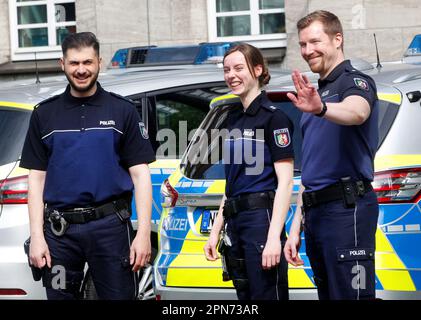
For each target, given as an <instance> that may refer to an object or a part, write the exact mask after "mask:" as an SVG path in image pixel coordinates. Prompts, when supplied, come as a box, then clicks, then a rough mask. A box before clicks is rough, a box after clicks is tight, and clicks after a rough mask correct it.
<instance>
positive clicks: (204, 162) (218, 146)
mask: <svg viewBox="0 0 421 320" xmlns="http://www.w3.org/2000/svg"><path fill="white" fill-rule="evenodd" d="M274 105H276V106H278V107H280V108H281V110H282V111H283V112H284V113H286V114H287V115H288V117H289V118H290V119H291V120H292V121H293V123H294V128H295V129H294V135H293V138H292V142H293V144H294V152H295V159H294V167H295V172H296V174H298V173H299V172H300V168H301V141H302V137H301V130H300V129H299V128H300V127H299V122H300V119H301V112H300V111H298V109H297V108H295V107H294V106H293V105H292V103H291V102H290V101H284V102H275V103H274ZM238 107H241V106H240V105H239V104H235V105H232V104H231V105H223V106H220V107H217V108H213V109H212V110H211V111H210V112H209V113H208V115H207V116H206V118H205V120H204V121H203V122H202V125H201V127H200V130H198V132H197V133H196V134H195V136H194V137H193V139H192V142H191V143H190V145H189V147H188V149H187V152H186V153H185V155H184V157H183V160H182V163H181V169H182V170H183V173H184V175H185V176H186V177H188V178H190V179H206V180H207V179H224V178H225V171H224V165H223V163H222V158H223V154H222V150H223V142H224V139H225V135H226V133H227V132H226V131H224V130H222V129H226V123H227V115H228V111H229V110H231V109H232V108H238Z"/></svg>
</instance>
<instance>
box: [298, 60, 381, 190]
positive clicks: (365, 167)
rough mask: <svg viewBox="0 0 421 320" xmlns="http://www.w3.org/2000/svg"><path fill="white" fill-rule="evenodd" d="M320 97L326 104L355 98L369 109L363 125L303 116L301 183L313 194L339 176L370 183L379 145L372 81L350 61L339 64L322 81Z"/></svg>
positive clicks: (320, 82)
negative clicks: (359, 98)
mask: <svg viewBox="0 0 421 320" xmlns="http://www.w3.org/2000/svg"><path fill="white" fill-rule="evenodd" d="M318 92H319V95H320V97H321V99H322V101H325V102H341V101H343V100H344V99H345V98H346V97H348V96H352V95H357V96H361V97H363V98H364V99H366V100H367V102H368V104H369V105H370V107H371V113H370V116H369V118H368V119H367V120H366V121H365V122H364V123H363V124H362V125H354V126H345V125H339V124H335V123H333V122H331V121H329V120H327V119H324V118H319V117H316V116H315V115H313V114H310V113H304V114H303V116H302V118H301V123H300V125H301V130H302V134H303V144H302V183H303V185H304V186H305V187H306V190H309V191H316V190H320V189H323V188H325V187H327V186H329V185H331V184H334V183H336V182H338V181H339V180H340V178H342V177H347V176H350V177H351V178H352V179H354V180H369V181H372V180H373V172H374V165H373V161H374V156H375V153H376V150H377V144H378V123H377V122H378V106H377V103H376V101H377V89H376V85H375V83H374V81H373V79H372V78H371V77H369V76H367V75H365V74H364V73H362V72H360V71H358V70H356V69H354V67H352V65H351V63H350V62H349V60H345V61H343V62H342V63H340V64H339V65H338V66H336V68H335V69H334V70H333V71H332V72H331V73H330V74H329V75H328V76H327V77H326V78H325V79H323V80H319V89H318Z"/></svg>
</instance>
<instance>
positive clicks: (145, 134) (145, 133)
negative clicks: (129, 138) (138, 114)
mask: <svg viewBox="0 0 421 320" xmlns="http://www.w3.org/2000/svg"><path fill="white" fill-rule="evenodd" d="M139 129H140V133H141V134H142V137H143V139H149V134H148V130H146V126H145V124H144V123H143V122H142V121H141V122H139Z"/></svg>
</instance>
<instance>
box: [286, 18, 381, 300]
mask: <svg viewBox="0 0 421 320" xmlns="http://www.w3.org/2000/svg"><path fill="white" fill-rule="evenodd" d="M297 28H298V32H299V44H300V47H301V54H302V56H303V58H304V59H305V60H306V61H307V63H308V64H309V66H310V69H311V70H312V71H313V72H315V73H318V74H319V75H320V79H319V88H318V91H317V90H316V89H315V88H314V87H313V85H312V84H311V83H310V82H309V80H308V78H307V77H306V76H305V75H301V74H300V73H299V72H298V71H294V72H293V74H292V78H293V81H294V85H295V87H296V90H297V95H296V96H295V95H293V94H289V95H288V96H289V98H290V99H291V100H292V102H293V103H294V104H295V106H296V107H297V108H299V109H300V110H301V111H303V112H304V114H303V116H302V119H301V128H302V132H303V145H302V152H303V154H302V159H303V160H302V185H303V187H302V188H301V193H300V196H299V197H298V200H297V210H296V213H295V217H294V221H293V224H292V226H291V230H290V234H289V238H288V241H287V244H286V247H285V254H286V257H287V260H288V262H290V263H292V264H293V265H300V264H302V263H303V261H302V260H301V258H300V257H299V256H298V254H297V251H298V249H299V246H300V224H301V222H304V230H305V240H306V251H307V255H308V258H309V259H310V264H311V267H312V269H313V272H314V281H315V284H316V286H317V289H318V294H319V298H320V299H373V298H374V297H375V270H374V250H375V232H376V226H377V217H378V204H377V197H376V194H375V193H374V191H373V189H372V187H371V181H372V180H373V159H374V155H375V152H376V150H377V143H378V129H377V118H378V110H377V104H376V99H377V93H376V86H375V83H374V81H373V80H372V79H371V78H370V77H369V76H367V75H365V74H363V73H362V72H359V71H357V70H355V69H354V68H353V67H352V65H351V64H350V62H349V61H348V60H345V59H344V54H343V31H342V27H341V23H340V21H339V19H338V18H337V17H336V16H335V15H334V14H332V13H330V12H327V11H316V12H313V13H310V14H309V15H307V16H306V17H304V18H302V19H301V20H300V21H299V22H298V23H297ZM301 207H302V209H301ZM302 210H304V219H303V217H302V216H303V212H302ZM302 220H304V221H302Z"/></svg>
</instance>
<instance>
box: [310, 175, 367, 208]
mask: <svg viewBox="0 0 421 320" xmlns="http://www.w3.org/2000/svg"><path fill="white" fill-rule="evenodd" d="M371 190H373V187H372V185H371V182H370V181H367V180H364V181H340V182H337V183H335V184H332V185H330V186H328V187H326V188H324V189H322V190H318V191H312V192H303V206H304V208H311V207H315V206H317V205H319V204H322V203H326V202H330V201H335V200H341V199H342V200H344V204H345V207H352V206H353V203H352V202H353V201H352V200H353V199H354V200H355V196H358V197H362V196H363V195H364V194H366V193H367V192H370V191H371ZM354 205H355V201H354Z"/></svg>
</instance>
